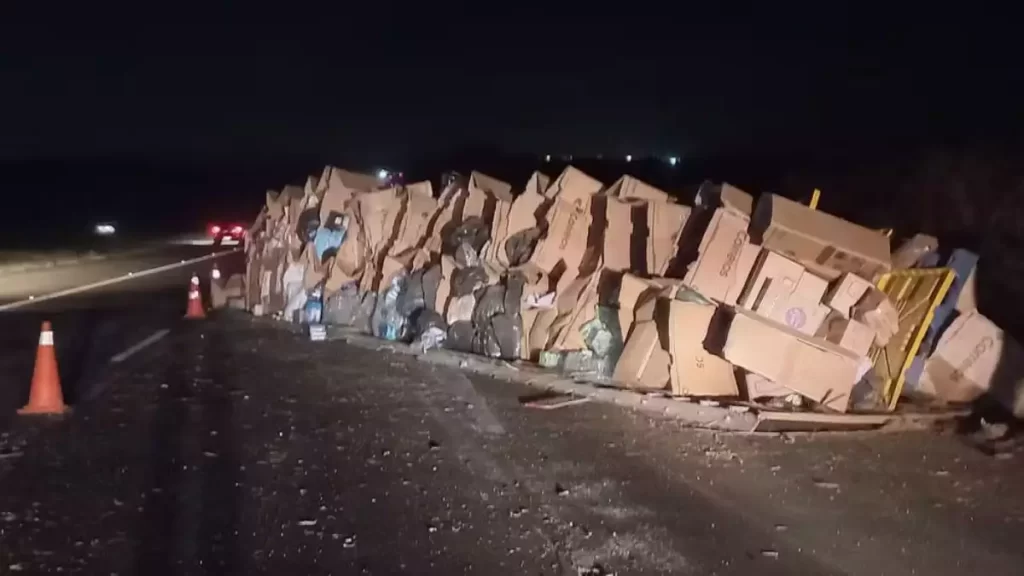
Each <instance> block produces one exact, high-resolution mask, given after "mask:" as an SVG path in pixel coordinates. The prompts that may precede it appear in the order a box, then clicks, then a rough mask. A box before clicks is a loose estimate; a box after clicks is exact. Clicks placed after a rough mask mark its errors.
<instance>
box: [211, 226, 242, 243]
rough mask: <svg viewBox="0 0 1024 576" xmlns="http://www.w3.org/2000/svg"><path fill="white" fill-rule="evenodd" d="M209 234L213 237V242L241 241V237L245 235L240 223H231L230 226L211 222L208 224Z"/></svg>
mask: <svg viewBox="0 0 1024 576" xmlns="http://www.w3.org/2000/svg"><path fill="white" fill-rule="evenodd" d="M210 236H211V237H212V238H213V241H214V243H215V244H219V243H220V242H223V241H224V240H235V241H241V240H242V238H244V237H245V227H244V226H242V225H240V224H233V225H230V226H221V225H220V224H212V225H211V226H210Z"/></svg>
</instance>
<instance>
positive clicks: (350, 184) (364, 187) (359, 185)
mask: <svg viewBox="0 0 1024 576" xmlns="http://www.w3.org/2000/svg"><path fill="white" fill-rule="evenodd" d="M380 185H381V181H380V179H378V178H377V177H376V176H374V175H371V174H363V173H361V172H351V171H349V170H343V169H341V168H335V167H334V166H325V167H324V171H323V173H322V174H321V175H320V183H319V186H320V189H321V190H322V192H321V196H323V194H324V193H326V191H327V190H328V189H330V188H343V189H346V190H349V191H350V192H352V193H358V192H372V191H374V190H376V189H378V188H380Z"/></svg>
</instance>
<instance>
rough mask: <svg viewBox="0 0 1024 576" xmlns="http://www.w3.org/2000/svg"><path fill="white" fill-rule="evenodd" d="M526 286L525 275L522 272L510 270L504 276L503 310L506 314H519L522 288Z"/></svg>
mask: <svg viewBox="0 0 1024 576" xmlns="http://www.w3.org/2000/svg"><path fill="white" fill-rule="evenodd" d="M525 287H526V277H525V276H524V275H523V274H522V272H512V273H510V274H509V275H508V276H506V277H505V310H504V312H505V313H506V314H512V315H514V316H519V315H520V313H521V312H520V308H521V306H522V301H523V289H524V288H525Z"/></svg>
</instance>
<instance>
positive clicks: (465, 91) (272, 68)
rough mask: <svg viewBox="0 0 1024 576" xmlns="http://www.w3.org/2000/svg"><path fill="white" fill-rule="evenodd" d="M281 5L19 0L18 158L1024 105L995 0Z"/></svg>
mask: <svg viewBox="0 0 1024 576" xmlns="http://www.w3.org/2000/svg"><path fill="white" fill-rule="evenodd" d="M25 4H27V3H25ZM211 4H212V3H211ZM249 4H250V3H239V4H238V5H239V6H249ZM251 4H252V5H253V6H255V5H256V3H251ZM826 4H827V3H826ZM274 5H275V7H274V8H272V9H271V8H268V9H263V10H261V9H253V8H251V7H247V8H244V9H239V10H235V11H230V10H225V9H219V8H217V9H214V8H204V9H202V10H199V11H193V12H186V11H179V10H163V11H160V10H155V11H150V9H148V8H143V7H142V6H135V7H134V8H130V7H128V6H125V7H121V8H118V9H116V10H114V9H108V10H105V11H99V10H96V9H94V8H91V7H88V8H85V7H79V8H74V9H72V10H70V11H69V10H68V9H66V8H61V9H59V10H58V9H56V8H48V9H42V8H38V7H37V8H34V9H33V11H34V12H35V13H34V14H32V13H28V11H25V10H22V9H17V10H11V9H9V8H5V14H4V17H3V24H2V25H0V26H2V34H0V46H2V49H0V58H2V60H0V62H2V68H0V70H2V72H3V90H2V94H0V102H2V106H0V110H2V112H0V114H2V116H0V125H2V126H3V129H2V130H0V154H2V156H3V157H4V158H6V159H19V158H32V157H39V156H44V157H53V156H58V157H81V156H86V157H90V156H99V157H111V156H113V157H118V156H143V157H159V158H168V157H187V158H192V157H198V158H221V157H231V158H248V157H265V156H273V155H278V154H293V155H302V154H316V155H324V154H327V155H338V156H344V155H346V154H352V153H356V152H359V153H362V152H365V151H370V152H372V154H378V155H384V156H389V157H394V158H395V159H402V158H404V157H406V156H409V155H414V154H416V153H417V151H418V150H422V149H424V148H427V147H430V148H441V149H446V148H458V147H460V146H464V145H471V144H479V143H488V144H494V145H496V146H498V147H500V148H501V149H504V150H510V151H528V152H534V153H538V154H541V153H545V152H563V151H571V152H576V153H578V154H584V153H592V154H593V153H606V154H622V153H625V152H633V151H639V152H641V153H643V152H645V151H649V152H652V153H659V154H660V153H667V152H677V153H679V154H681V155H684V156H685V155H686V154H687V153H708V152H718V151H726V152H729V151H734V150H743V151H757V150H759V149H765V150H768V149H777V148H778V147H780V146H781V147H784V148H788V147H800V146H811V145H813V142H815V141H819V140H821V141H829V142H832V141H844V140H850V139H871V138H879V139H883V138H904V137H920V133H921V131H927V132H929V133H932V132H934V133H935V134H930V137H931V136H934V137H942V136H943V135H951V134H962V133H964V132H965V131H966V132H974V131H978V128H977V125H979V124H981V125H985V126H992V125H1003V127H1004V128H1005V127H1006V126H1005V125H1006V124H1008V123H1009V124H1015V123H1019V120H1020V118H1021V113H1020V112H1019V110H1020V109H1021V106H1020V105H1019V102H1020V100H1019V99H1018V98H1017V97H1018V96H1019V95H1020V93H1021V91H1020V86H1019V83H1020V80H1018V78H1017V76H1018V75H1017V74H1016V73H1015V72H1019V70H1016V71H1015V70H1013V69H1011V68H1009V67H1008V66H1007V65H1008V64H1009V65H1012V64H1013V63H1012V59H1013V57H1014V56H1013V55H1014V54H1018V55H1019V51H1015V50H1013V49H1012V48H1013V47H1014V45H1015V44H1016V41H1015V40H1014V39H1013V38H1012V37H1010V36H1006V37H1002V35H1001V33H1000V31H999V29H1000V28H1001V27H1003V23H1002V22H1000V20H999V18H998V17H997V15H996V14H989V15H988V19H987V20H985V19H980V18H974V17H973V16H972V15H970V14H966V13H955V14H935V13H933V12H930V11H931V10H932V8H929V12H925V11H923V10H908V11H906V12H904V13H897V12H894V11H892V10H891V9H886V10H883V11H875V10H870V9H866V8H836V7H832V6H829V7H821V6H819V7H818V8H817V9H813V10H809V9H799V10H798V9H795V8H792V9H783V8H780V7H779V6H776V5H774V3H768V4H765V3H762V4H761V5H760V7H759V8H757V9H756V10H755V11H754V12H745V13H735V14H733V13H730V12H731V11H729V10H725V9H714V8H710V9H709V8H682V7H672V5H670V4H664V5H660V7H659V5H656V4H650V5H649V8H648V9H647V10H645V11H637V12H634V13H630V14H624V13H619V12H618V11H609V10H602V9H600V8H598V9H594V10H589V11H576V12H575V13H573V12H570V11H568V10H561V11H554V10H547V11H544V10H539V9H527V8H525V7H524V8H518V7H519V6H525V5H520V4H518V3H501V4H497V5H494V6H488V7H486V8H484V7H480V8H477V9H476V10H475V11H473V12H446V11H444V10H439V9H437V8H436V7H435V6H429V7H427V6H423V5H421V6H419V7H418V8H415V9H414V10H410V9H407V8H403V9H394V10H391V11H389V10H386V9H379V10H376V11H373V12H371V11H370V10H368V9H365V8H363V9H361V10H360V11H356V10H349V9H347V8H345V9H340V8H334V9H333V10H326V9H309V10H305V11H301V10H298V9H293V8H288V9H285V8H282V7H281V6H283V5H281V4H280V3H274ZM609 6H611V5H609ZM614 6H615V7H618V6H619V5H618V4H616V5H614ZM1007 114H1013V117H1012V118H1011V117H1007V116H1006V115H1007ZM995 120H1000V121H995ZM972 126H975V127H974V128H972ZM915 134H916V135H915Z"/></svg>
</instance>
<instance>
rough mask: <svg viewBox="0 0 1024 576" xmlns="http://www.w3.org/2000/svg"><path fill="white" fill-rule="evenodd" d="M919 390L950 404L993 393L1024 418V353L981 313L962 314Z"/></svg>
mask: <svg viewBox="0 0 1024 576" xmlns="http://www.w3.org/2000/svg"><path fill="white" fill-rule="evenodd" d="M917 389H918V392H920V393H922V394H925V395H928V396H931V397H933V398H938V399H940V400H943V401H946V402H970V401H972V400H975V399H976V398H978V397H979V396H981V395H982V394H988V395H989V396H991V397H992V398H994V399H995V400H996V401H998V402H999V403H1000V404H1001V405H1002V406H1003V407H1005V408H1006V409H1007V411H1009V412H1011V413H1012V414H1013V415H1014V416H1016V417H1018V418H1021V417H1024V349H1022V348H1021V346H1020V344H1018V343H1017V342H1016V341H1015V340H1014V339H1013V338H1011V337H1010V336H1009V335H1007V334H1006V333H1005V332H1003V330H1001V329H1000V328H999V327H998V326H996V325H995V324H994V323H993V322H992V321H991V320H989V319H988V318H986V317H985V316H983V315H982V314H981V313H980V312H978V311H977V310H973V311H971V312H967V313H965V314H961V315H960V316H958V317H957V318H956V319H955V320H953V322H952V324H950V326H949V327H948V328H947V329H946V330H945V332H943V334H942V336H941V338H940V339H939V342H938V344H937V345H936V347H935V351H934V352H933V353H932V355H931V356H930V357H929V358H928V360H926V361H925V366H924V372H923V373H922V375H921V379H920V382H919V384H918V387H917Z"/></svg>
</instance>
